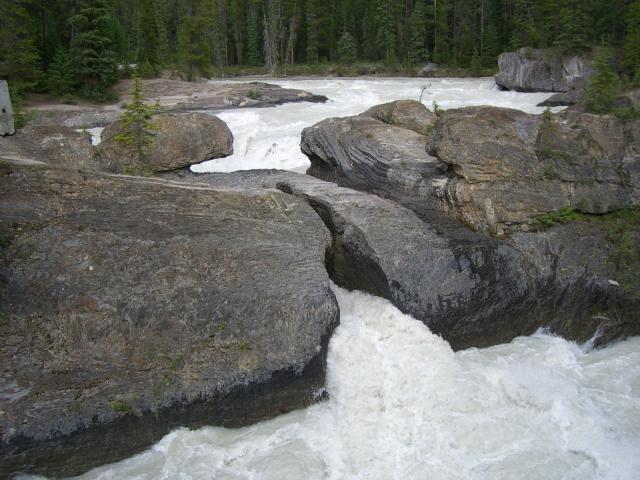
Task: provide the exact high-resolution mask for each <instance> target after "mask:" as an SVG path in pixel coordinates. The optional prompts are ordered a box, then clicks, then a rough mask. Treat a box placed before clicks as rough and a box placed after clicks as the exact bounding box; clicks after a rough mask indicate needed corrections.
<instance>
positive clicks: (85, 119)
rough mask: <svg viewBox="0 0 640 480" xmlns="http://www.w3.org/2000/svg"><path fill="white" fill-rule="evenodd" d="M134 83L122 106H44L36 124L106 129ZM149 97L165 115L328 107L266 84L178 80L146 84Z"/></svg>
mask: <svg viewBox="0 0 640 480" xmlns="http://www.w3.org/2000/svg"><path fill="white" fill-rule="evenodd" d="M131 82H132V81H131V80H123V81H121V82H120V83H119V84H118V85H117V86H116V87H115V88H116V91H117V92H118V93H119V94H120V95H121V101H120V103H119V104H115V105H106V106H104V107H92V106H81V105H62V104H55V105H52V104H44V105H37V106H34V107H33V108H32V110H33V111H34V112H35V113H36V118H35V119H34V120H33V123H35V124H42V125H63V126H66V127H70V128H84V127H86V128H90V127H102V126H105V125H107V124H108V123H111V122H115V121H117V120H118V119H119V118H120V116H121V115H122V108H121V105H122V104H123V103H126V102H128V101H129V100H130V96H129V93H130V92H131V88H132V85H131ZM142 85H143V90H144V94H145V96H146V97H147V98H148V99H149V102H150V103H151V104H154V103H156V102H157V103H158V104H159V105H160V107H161V109H162V111H163V112H164V113H176V112H188V111H194V110H206V111H219V110H229V109H236V108H264V107H274V106H276V105H282V104H285V103H296V102H315V103H324V102H326V101H327V97H324V96H322V95H314V94H312V93H309V92H305V91H303V90H296V89H292V88H283V87H280V86H278V85H272V84H269V83H264V82H250V83H240V82H229V83H223V82H213V83H207V82H201V83H195V82H182V81H178V80H166V79H154V80H143V81H142Z"/></svg>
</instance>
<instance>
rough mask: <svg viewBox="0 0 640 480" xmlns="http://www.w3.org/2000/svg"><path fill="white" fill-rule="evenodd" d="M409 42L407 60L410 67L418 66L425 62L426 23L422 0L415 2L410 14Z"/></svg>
mask: <svg viewBox="0 0 640 480" xmlns="http://www.w3.org/2000/svg"><path fill="white" fill-rule="evenodd" d="M410 29H411V42H410V51H409V60H410V62H411V64H412V65H420V64H421V63H423V62H424V61H426V60H427V49H426V40H427V21H426V12H425V4H424V0H417V1H416V4H415V7H414V9H413V12H412V13H411V22H410Z"/></svg>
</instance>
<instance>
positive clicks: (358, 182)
mask: <svg viewBox="0 0 640 480" xmlns="http://www.w3.org/2000/svg"><path fill="white" fill-rule="evenodd" d="M416 104H417V105H416ZM407 107H408V108H407ZM410 113H411V114H414V115H415V116H416V119H415V120H413V121H410V120H409V119H408V117H409V114H410ZM435 118H436V117H435V115H433V114H432V113H431V112H429V111H428V109H427V108H426V107H425V106H423V105H421V104H418V102H405V101H402V102H392V103H390V104H385V105H381V106H379V107H374V108H372V109H370V110H368V111H367V112H365V113H364V114H362V115H357V116H355V117H347V118H331V119H327V120H324V121H322V122H320V123H318V124H316V125H314V126H312V127H308V128H306V129H304V130H303V132H302V142H301V144H300V147H301V149H302V152H303V153H304V154H305V155H307V156H308V157H309V159H310V160H311V167H310V168H309V170H308V172H307V173H309V174H310V175H313V176H315V177H318V178H321V179H323V180H327V181H331V182H336V183H337V184H339V185H342V186H347V187H351V188H354V189H358V190H364V191H368V192H372V193H375V194H377V195H380V196H382V197H385V198H390V199H392V200H396V201H398V202H399V203H401V204H403V205H406V206H409V207H410V208H412V209H413V210H414V211H416V212H417V213H419V214H421V213H423V210H430V209H433V208H439V203H440V202H439V200H438V199H437V196H436V195H435V194H433V192H434V189H439V188H440V186H441V185H442V184H443V182H445V181H446V180H447V178H446V177H445V176H444V175H443V174H442V171H441V169H442V168H443V167H442V164H441V162H440V161H439V160H438V159H437V158H435V157H433V156H431V155H429V154H427V152H426V151H425V143H426V138H425V137H424V135H423V134H424V133H427V132H429V131H430V130H431V129H432V128H433V124H434V122H435ZM381 119H384V120H381ZM407 126H408V127H411V128H413V129H411V130H410V129H409V128H406V127H407ZM415 130H418V131H421V132H422V133H423V134H420V133H417V132H416V131H415ZM445 169H446V168H445ZM425 199H428V201H425Z"/></svg>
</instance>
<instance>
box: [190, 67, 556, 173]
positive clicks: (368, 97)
mask: <svg viewBox="0 0 640 480" xmlns="http://www.w3.org/2000/svg"><path fill="white" fill-rule="evenodd" d="M243 81H246V80H243ZM267 81H268V82H269V83H275V84H278V85H281V86H283V87H287V88H297V89H301V90H307V91H310V92H312V93H315V94H318V95H325V96H326V97H328V98H329V101H328V102H327V103H325V104H321V103H298V104H296V103H289V104H286V105H282V106H279V107H277V108H275V109H274V108H253V109H241V110H231V111H226V112H222V113H220V114H218V116H219V117H220V118H221V119H222V120H224V121H225V122H227V125H229V128H230V129H231V131H232V132H233V135H234V142H233V148H234V154H233V155H232V156H230V157H227V158H222V159H218V160H212V161H210V162H206V163H202V164H200V165H195V166H193V167H192V169H193V171H195V172H232V171H236V170H250V169H254V168H280V169H283V170H296V171H300V172H304V171H305V170H306V169H307V168H308V167H309V165H310V163H309V160H308V159H307V157H305V156H304V155H303V154H302V153H301V152H300V132H302V129H303V128H305V127H309V126H311V125H313V124H315V123H317V122H319V121H321V120H324V119H325V118H330V117H345V116H349V115H356V114H358V113H362V112H363V111H365V110H366V109H368V108H370V107H373V106H374V105H378V104H380V103H386V102H390V101H393V100H406V99H410V100H419V99H420V95H421V92H422V88H423V87H428V88H427V89H426V90H425V91H424V94H423V95H422V103H424V104H425V105H426V106H427V107H429V108H432V107H433V102H436V103H437V104H438V106H439V107H441V108H443V109H449V108H459V107H467V106H471V105H494V106H497V107H508V108H517V109H519V110H523V111H525V112H530V113H541V112H542V111H543V110H544V109H543V108H540V107H536V105H537V104H538V103H540V102H542V101H543V100H545V99H546V98H548V97H549V95H550V94H548V93H518V92H501V91H499V90H498V89H497V87H496V86H495V83H494V82H493V80H492V79H462V78H434V79H418V78H411V79H407V78H367V79H347V78H327V79H313V80H295V79H294V80H286V81H282V80H277V79H275V80H274V79H270V80H267ZM554 110H558V109H554Z"/></svg>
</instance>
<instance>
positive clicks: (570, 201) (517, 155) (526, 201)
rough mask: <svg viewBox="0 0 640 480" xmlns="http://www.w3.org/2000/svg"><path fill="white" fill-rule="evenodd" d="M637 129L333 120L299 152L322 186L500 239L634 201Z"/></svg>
mask: <svg viewBox="0 0 640 480" xmlns="http://www.w3.org/2000/svg"><path fill="white" fill-rule="evenodd" d="M407 122H408V120H405V121H404V123H405V125H408V123H407ZM636 123H637V122H627V123H624V122H622V121H620V120H618V119H616V118H613V117H599V116H595V115H589V114H580V113H575V112H568V113H566V114H562V115H559V116H551V117H549V116H548V115H530V114H526V113H523V112H520V111H517V110H509V109H501V108H494V107H469V108H464V109H459V110H450V111H446V112H443V113H441V114H440V115H439V117H438V118H437V120H436V121H435V123H434V124H432V125H429V128H428V129H427V131H428V135H427V136H422V135H420V134H417V133H415V132H414V131H413V130H409V129H407V128H403V127H398V126H395V125H394V126H390V125H387V124H384V123H383V122H380V121H378V120H372V119H371V118H370V117H366V116H364V115H360V116H356V117H350V118H342V119H329V120H325V121H323V122H321V123H319V124H317V125H315V126H313V127H310V128H307V129H305V130H304V131H303V133H302V144H301V146H302V151H303V152H304V153H305V154H307V156H308V157H309V158H310V160H311V164H312V165H311V167H310V169H309V173H310V174H312V175H314V176H316V177H318V178H321V179H324V180H330V181H335V182H337V183H338V184H340V185H342V186H346V187H351V188H356V189H359V190H364V191H368V192H372V193H375V194H377V195H380V196H382V197H385V198H388V199H391V200H394V201H396V202H398V203H400V204H402V205H405V206H407V207H408V208H410V209H412V210H413V211H415V212H416V213H417V214H418V215H420V216H422V217H423V218H428V217H429V215H430V212H447V213H448V214H449V215H451V216H452V217H455V218H457V219H458V220H460V221H462V222H463V223H465V224H467V225H468V226H470V227H472V228H473V229H476V230H480V231H487V232H491V233H493V234H497V235H503V234H505V233H506V232H508V231H517V230H521V229H524V230H526V229H529V228H532V227H534V226H535V224H536V222H537V221H538V217H540V216H541V215H544V214H548V213H550V212H555V211H557V210H561V209H563V208H572V209H576V210H579V211H581V212H584V213H596V214H601V213H607V212H610V211H614V210H616V209H618V208H620V207H624V206H630V205H632V204H634V203H636V202H637V201H638V185H639V183H640V178H639V176H638V169H639V166H638V164H639V163H640V158H639V156H638V153H637V150H638V148H639V147H638V145H639V143H638V140H637V133H638V132H637V126H636ZM634 132H635V133H634ZM425 144H426V151H424V150H423V148H424V147H423V145H425Z"/></svg>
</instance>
